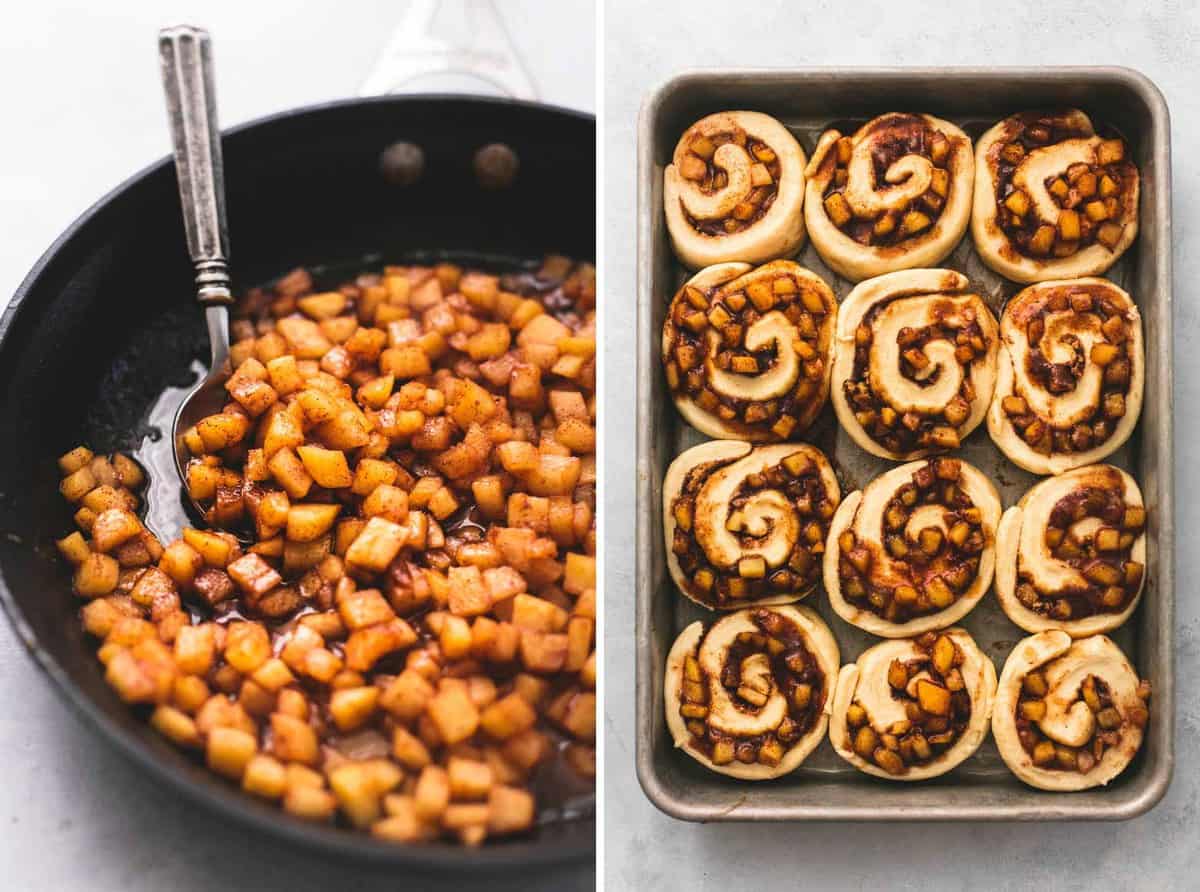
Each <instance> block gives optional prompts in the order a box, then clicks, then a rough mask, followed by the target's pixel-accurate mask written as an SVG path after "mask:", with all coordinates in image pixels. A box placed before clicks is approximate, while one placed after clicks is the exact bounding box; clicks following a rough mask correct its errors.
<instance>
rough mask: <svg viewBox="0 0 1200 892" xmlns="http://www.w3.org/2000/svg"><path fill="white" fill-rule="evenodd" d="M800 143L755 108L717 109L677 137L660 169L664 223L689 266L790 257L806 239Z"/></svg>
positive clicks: (755, 261) (679, 255)
mask: <svg viewBox="0 0 1200 892" xmlns="http://www.w3.org/2000/svg"><path fill="white" fill-rule="evenodd" d="M804 162H805V157H804V150H803V149H802V148H800V143H798V142H796V138H795V137H794V136H792V134H791V133H789V132H788V130H787V128H785V127H784V126H783V125H782V124H780V123H779V122H778V121H776V120H775V119H774V118H772V117H770V116H769V115H764V114H760V113H759V112H748V111H732V112H719V113H718V114H714V115H709V116H708V117H706V118H702V119H701V120H699V121H697V122H696V123H695V124H693V125H692V126H691V127H689V128H688V129H687V132H685V133H684V134H683V136H681V137H680V138H679V143H678V145H676V147H675V154H674V158H673V163H672V164H669V165H667V168H666V170H665V171H664V174H663V205H664V207H665V208H666V214H667V229H668V231H669V232H670V234H671V242H672V244H673V245H674V247H675V253H676V255H677V256H678V257H679V259H680V260H681V261H682V262H683V263H684V264H685V265H686V266H689V267H691V268H692V269H700V268H701V267H705V266H710V265H712V264H714V263H723V262H725V261H734V260H737V261H745V262H749V263H761V262H763V261H765V260H772V259H774V258H777V257H788V256H790V255H792V254H795V253H796V251H797V250H799V248H800V245H801V244H802V243H803V242H804V217H803V215H802V214H801V207H802V205H803V203H804Z"/></svg>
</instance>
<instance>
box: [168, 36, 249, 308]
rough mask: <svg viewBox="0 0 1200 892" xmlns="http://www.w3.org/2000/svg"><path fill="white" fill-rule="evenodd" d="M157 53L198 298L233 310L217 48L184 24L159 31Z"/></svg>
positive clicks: (206, 302)
mask: <svg viewBox="0 0 1200 892" xmlns="http://www.w3.org/2000/svg"><path fill="white" fill-rule="evenodd" d="M158 49H159V57H160V61H161V64H162V79H163V89H164V90H165V91H166V94H167V116H168V119H169V122H170V127H171V142H172V143H173V144H174V146H175V173H176V177H177V179H178V180H179V201H180V204H181V205H182V206H183V224H184V227H185V229H186V230H187V243H188V253H189V254H191V257H192V263H193V264H194V266H195V268H196V297H197V299H198V300H199V301H200V303H201V304H203V305H204V306H206V307H213V306H220V305H228V304H231V303H233V295H232V294H231V293H230V281H229V265H228V257H229V234H228V230H227V228H226V224H225V175H224V169H223V165H222V162H221V134H220V131H219V130H218V128H217V94H216V90H215V88H214V86H213V68H212V43H211V41H210V40H209V37H208V32H207V31H205V30H204V29H203V28H196V27H192V26H190V25H179V26H176V27H173V28H164V29H163V30H162V31H160V32H159V34H158Z"/></svg>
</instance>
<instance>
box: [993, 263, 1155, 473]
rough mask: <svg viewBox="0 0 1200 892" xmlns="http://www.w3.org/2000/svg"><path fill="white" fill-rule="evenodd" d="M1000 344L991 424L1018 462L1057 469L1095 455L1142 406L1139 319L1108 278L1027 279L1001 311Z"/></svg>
mask: <svg viewBox="0 0 1200 892" xmlns="http://www.w3.org/2000/svg"><path fill="white" fill-rule="evenodd" d="M1000 337H1001V341H1002V347H1003V349H1002V351H1001V356H1000V362H999V370H998V373H997V378H996V391H995V396H994V398H993V401H992V405H991V408H990V409H989V411H988V432H989V433H990V434H991V436H992V439H993V440H994V441H995V443H996V445H997V446H999V447H1000V449H1001V450H1002V451H1003V452H1004V454H1005V455H1007V456H1008V457H1009V458H1010V459H1011V460H1012V461H1013V462H1014V463H1015V464H1017V465H1019V466H1021V467H1022V468H1024V469H1025V470H1027V471H1032V472H1033V473H1035V474H1059V473H1062V472H1063V471H1066V470H1069V469H1071V468H1077V467H1080V466H1082V465H1088V464H1092V463H1094V462H1097V461H1101V460H1102V459H1104V458H1106V457H1107V456H1109V455H1111V454H1112V453H1113V452H1114V451H1116V450H1117V449H1118V448H1120V447H1121V445H1122V444H1124V442H1125V441H1126V440H1127V439H1129V436H1130V434H1132V433H1133V428H1134V426H1135V425H1136V424H1137V419H1138V415H1139V413H1140V412H1141V407H1142V382H1143V380H1144V374H1145V353H1144V348H1143V346H1142V322H1141V316H1140V314H1139V313H1138V309H1137V306H1136V305H1135V304H1134V302H1133V300H1132V299H1131V298H1130V296H1129V295H1128V294H1126V293H1125V292H1124V291H1122V290H1121V289H1120V288H1118V287H1117V286H1116V285H1114V284H1113V283H1112V282H1109V281H1107V280H1105V279H1074V280H1071V281H1063V282H1042V283H1040V284H1037V285H1031V286H1029V287H1028V288H1026V289H1025V290H1023V291H1021V292H1020V293H1019V294H1017V295H1016V296H1015V297H1013V298H1012V300H1010V301H1009V302H1008V305H1007V306H1006V307H1005V308H1004V315H1003V317H1002V318H1001V320H1000Z"/></svg>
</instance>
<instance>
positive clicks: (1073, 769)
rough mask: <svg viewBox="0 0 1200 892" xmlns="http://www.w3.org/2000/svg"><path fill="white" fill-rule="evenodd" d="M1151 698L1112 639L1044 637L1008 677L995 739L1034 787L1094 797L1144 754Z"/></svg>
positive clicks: (999, 698) (1022, 654)
mask: <svg viewBox="0 0 1200 892" xmlns="http://www.w3.org/2000/svg"><path fill="white" fill-rule="evenodd" d="M1149 697H1150V683H1149V682H1146V681H1142V680H1140V679H1139V678H1138V675H1137V672H1135V671H1134V668H1133V666H1131V665H1130V663H1129V660H1127V659H1126V658H1125V654H1123V653H1121V649H1120V648H1119V647H1117V646H1116V645H1115V644H1113V642H1112V641H1110V640H1109V639H1108V638H1106V637H1105V636H1103V635H1093V636H1092V637H1090V638H1081V639H1079V640H1076V641H1072V640H1071V636H1070V635H1068V634H1067V633H1066V632H1063V631H1062V630H1060V629H1052V630H1050V631H1046V632H1038V633H1037V634H1036V635H1030V636H1029V637H1028V638H1026V639H1024V640H1023V641H1021V642H1020V643H1018V644H1017V646H1016V648H1014V650H1013V652H1012V653H1011V654H1010V655H1009V657H1008V661H1007V662H1006V663H1005V664H1004V669H1003V671H1002V672H1001V673H1000V686H999V689H998V691H997V693H996V708H995V711H994V713H993V715H992V736H993V737H994V738H995V739H996V747H997V748H998V749H999V750H1000V756H1001V757H1002V758H1003V759H1004V762H1005V764H1007V765H1008V767H1009V769H1010V770H1011V771H1012V772H1013V774H1015V775H1016V776H1017V777H1019V778H1020V779H1021V780H1023V781H1024V782H1025V783H1027V784H1029V785H1030V786H1031V787H1037V788H1039V789H1041V790H1057V791H1070V790H1087V789H1089V788H1091V787H1098V786H1101V785H1103V784H1107V783H1108V782H1109V781H1111V780H1112V779H1113V778H1114V777H1116V776H1117V775H1118V774H1120V773H1121V772H1122V771H1124V770H1125V767H1126V766H1127V765H1128V764H1129V762H1130V761H1131V760H1132V759H1133V757H1134V756H1135V755H1136V754H1137V751H1138V748H1139V747H1141V745H1142V736H1143V729H1144V728H1145V727H1146V723H1147V722H1148V721H1149V720H1150V710H1149V708H1148V706H1147V701H1148V700H1149Z"/></svg>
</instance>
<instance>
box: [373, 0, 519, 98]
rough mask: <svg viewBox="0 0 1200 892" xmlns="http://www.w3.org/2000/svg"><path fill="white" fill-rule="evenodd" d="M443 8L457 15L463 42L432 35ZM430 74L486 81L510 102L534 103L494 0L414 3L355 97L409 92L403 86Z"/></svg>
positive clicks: (410, 5)
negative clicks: (528, 101) (510, 99)
mask: <svg viewBox="0 0 1200 892" xmlns="http://www.w3.org/2000/svg"><path fill="white" fill-rule="evenodd" d="M450 7H453V9H452V10H449V8H450ZM441 10H449V11H453V12H454V13H456V15H455V16H454V17H455V18H456V19H457V21H456V23H455V24H456V25H457V27H458V28H459V33H460V34H461V39H458V40H445V39H442V38H440V37H436V36H434V33H433V30H434V29H433V20H434V18H435V17H436V16H437V14H438V12H439V11H441ZM430 75H463V76H466V77H470V78H474V79H477V80H481V81H485V82H487V83H489V84H491V85H492V86H493V87H496V88H497V89H498V90H500V91H501V92H502V93H503V94H504V95H506V96H508V97H510V98H512V99H526V100H531V101H532V100H536V99H537V90H536V89H535V88H534V86H533V82H532V81H531V80H530V79H529V74H528V72H526V70H525V66H524V65H522V64H521V59H520V57H519V56H518V55H517V52H516V49H515V48H514V46H513V42H512V39H511V38H510V37H509V36H508V31H507V30H506V29H505V27H504V21H503V20H502V19H501V18H500V16H499V14H498V13H497V11H496V6H495V4H494V3H493V0H457V2H454V3H450V2H447V0H412V2H411V3H409V4H408V8H407V9H405V11H404V16H403V17H402V18H401V20H400V25H399V27H398V28H397V29H396V32H395V33H394V34H393V35H392V38H391V40H389V41H388V44H387V47H386V48H385V49H384V51H383V53H382V54H381V55H380V57H379V59H378V60H376V62H375V65H374V66H373V67H372V69H371V73H370V74H369V75H367V79H366V80H365V81H364V82H363V85H362V87H361V88H360V89H359V95H360V96H382V95H386V94H388V93H403V92H409V90H407V89H406V88H405V87H404V85H405V84H407V83H410V82H411V81H414V80H416V79H418V78H422V77H427V76H430ZM441 92H460V91H458V90H455V89H453V88H451V89H450V90H449V91H446V90H445V89H442V90H441ZM462 92H465V91H462Z"/></svg>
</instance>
